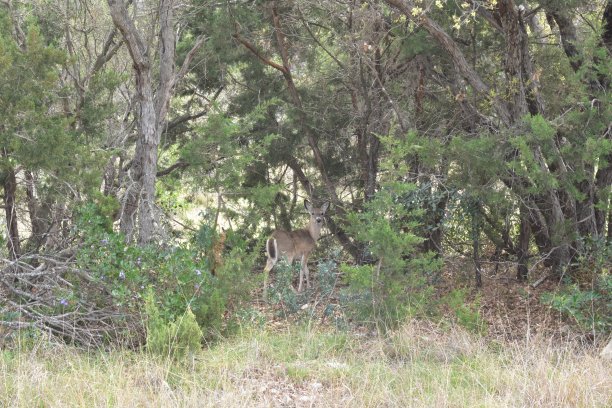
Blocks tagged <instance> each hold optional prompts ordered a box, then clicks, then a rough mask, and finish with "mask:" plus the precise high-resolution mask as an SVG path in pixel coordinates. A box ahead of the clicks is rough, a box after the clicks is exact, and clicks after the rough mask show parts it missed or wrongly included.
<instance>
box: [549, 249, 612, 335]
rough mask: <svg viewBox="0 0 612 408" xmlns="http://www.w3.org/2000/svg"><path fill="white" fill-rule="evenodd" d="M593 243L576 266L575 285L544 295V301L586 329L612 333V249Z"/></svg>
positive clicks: (573, 281)
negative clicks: (611, 255) (611, 254)
mask: <svg viewBox="0 0 612 408" xmlns="http://www.w3.org/2000/svg"><path fill="white" fill-rule="evenodd" d="M595 244H596V243H591V244H590V245H589V246H592V247H591V248H587V249H585V250H584V255H582V256H581V257H580V258H579V259H578V262H577V265H575V267H574V271H573V273H572V277H571V280H572V283H571V284H569V285H567V286H565V287H563V288H562V289H560V290H559V291H557V292H549V293H545V294H543V295H542V299H541V300H542V302H543V303H545V304H548V305H550V306H551V307H552V308H553V309H555V310H558V311H560V312H561V313H563V314H564V315H566V316H567V317H569V318H571V319H572V320H573V321H574V322H575V323H576V324H577V325H578V327H580V328H581V329H582V330H585V331H590V332H593V333H603V334H604V335H607V334H609V333H610V331H612V275H611V274H610V270H611V266H612V265H611V261H610V260H611V259H612V257H610V252H611V251H612V246H610V245H607V246H606V245H605V244H601V245H600V246H598V245H595Z"/></svg>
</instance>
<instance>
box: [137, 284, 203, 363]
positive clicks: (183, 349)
mask: <svg viewBox="0 0 612 408" xmlns="http://www.w3.org/2000/svg"><path fill="white" fill-rule="evenodd" d="M154 299H155V296H154V294H153V292H152V291H149V292H148V293H147V294H146V295H145V304H144V310H145V319H146V324H145V326H146V333H147V334H146V336H147V344H146V349H147V351H148V352H149V353H152V354H157V355H160V356H163V357H168V358H171V359H175V360H178V359H181V358H183V357H185V356H186V355H188V354H193V353H195V352H196V351H198V350H199V349H200V347H201V342H202V339H203V337H204V335H203V333H202V330H201V329H200V326H199V325H198V322H197V321H196V318H195V315H194V314H193V313H192V311H191V308H189V307H187V310H186V311H185V313H184V314H183V315H182V316H179V317H177V318H176V319H174V320H173V321H167V320H166V319H164V318H163V317H162V314H161V313H160V310H159V308H158V306H157V305H156V304H155V300H154Z"/></svg>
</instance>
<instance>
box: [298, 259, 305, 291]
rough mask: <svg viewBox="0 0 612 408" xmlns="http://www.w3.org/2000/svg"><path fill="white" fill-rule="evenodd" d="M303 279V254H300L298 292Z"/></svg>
mask: <svg viewBox="0 0 612 408" xmlns="http://www.w3.org/2000/svg"><path fill="white" fill-rule="evenodd" d="M303 281H304V255H302V260H301V262H300V278H299V280H298V292H301V291H302V282H303Z"/></svg>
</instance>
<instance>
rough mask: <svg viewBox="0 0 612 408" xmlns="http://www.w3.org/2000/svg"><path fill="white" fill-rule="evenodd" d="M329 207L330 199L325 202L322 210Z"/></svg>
mask: <svg viewBox="0 0 612 408" xmlns="http://www.w3.org/2000/svg"><path fill="white" fill-rule="evenodd" d="M328 207H329V201H326V202H324V203H323V205H322V206H321V211H322V212H326V211H327V208H328Z"/></svg>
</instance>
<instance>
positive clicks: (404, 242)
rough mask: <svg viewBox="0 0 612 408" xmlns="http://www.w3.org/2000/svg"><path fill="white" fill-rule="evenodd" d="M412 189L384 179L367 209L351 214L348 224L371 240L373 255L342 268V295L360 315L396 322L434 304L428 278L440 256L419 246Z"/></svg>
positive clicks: (364, 318)
mask: <svg viewBox="0 0 612 408" xmlns="http://www.w3.org/2000/svg"><path fill="white" fill-rule="evenodd" d="M414 188H415V187H414V185H412V184H408V183H395V182H392V183H386V184H385V185H384V186H383V188H381V190H380V191H378V192H377V194H376V196H375V197H374V198H373V199H372V200H371V201H369V202H368V203H367V204H366V206H365V211H363V212H360V213H352V214H350V215H349V227H348V229H349V230H350V231H351V232H352V233H353V234H354V235H355V236H356V237H357V238H358V240H359V241H361V242H364V243H366V244H367V250H368V252H369V256H370V258H372V259H373V262H372V264H367V265H346V264H345V265H341V267H340V269H341V271H342V272H343V275H344V279H345V280H346V282H347V283H348V288H347V289H346V290H345V291H344V292H343V294H342V300H343V302H344V303H345V304H346V305H347V310H348V311H349V312H351V313H352V314H353V315H354V317H355V318H357V319H358V320H362V321H372V320H373V321H375V322H378V323H380V322H383V323H384V324H385V325H392V326H393V325H396V324H397V323H398V322H400V321H402V320H404V319H405V318H406V317H409V316H410V317H413V316H423V315H427V314H429V313H431V311H432V308H433V307H435V303H434V302H433V296H432V295H433V287H432V286H431V284H430V277H431V276H433V275H434V274H435V272H436V271H437V270H438V269H439V268H440V266H441V260H439V259H436V258H435V257H434V256H433V254H430V253H420V252H419V251H418V245H419V244H420V243H421V242H422V239H421V238H420V237H418V236H417V235H416V234H415V233H414V231H415V230H416V229H417V228H418V226H419V218H420V213H419V211H418V210H413V209H412V207H411V206H410V200H409V197H410V192H411V191H413V190H414Z"/></svg>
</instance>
